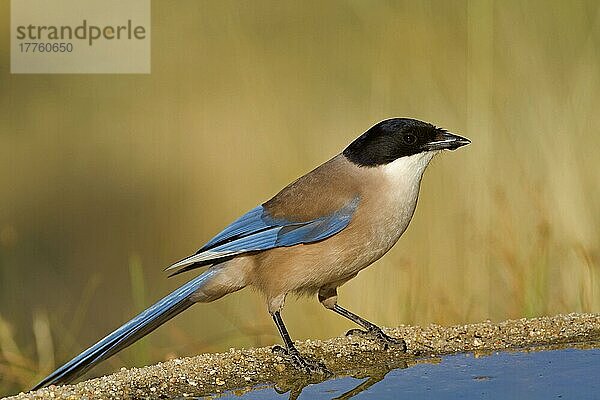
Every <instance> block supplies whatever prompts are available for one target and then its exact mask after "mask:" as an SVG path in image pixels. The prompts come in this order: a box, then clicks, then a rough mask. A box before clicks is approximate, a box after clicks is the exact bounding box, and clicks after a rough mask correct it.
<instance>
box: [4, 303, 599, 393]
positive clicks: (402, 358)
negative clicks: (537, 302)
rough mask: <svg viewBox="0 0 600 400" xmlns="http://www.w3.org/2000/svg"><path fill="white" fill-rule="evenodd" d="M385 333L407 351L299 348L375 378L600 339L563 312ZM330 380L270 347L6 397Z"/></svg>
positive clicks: (334, 342) (344, 341)
mask: <svg viewBox="0 0 600 400" xmlns="http://www.w3.org/2000/svg"><path fill="white" fill-rule="evenodd" d="M385 331H386V333H387V334H388V335H391V336H395V337H402V338H404V340H406V343H407V344H408V351H407V352H406V353H403V352H401V351H400V350H399V349H395V348H389V349H387V350H384V349H382V346H381V345H380V343H379V342H377V341H375V340H373V339H372V338H370V337H362V336H358V335H354V336H351V337H337V338H333V339H329V340H324V341H320V340H307V341H304V342H297V345H298V349H299V350H300V352H302V353H303V354H304V355H306V356H308V357H310V358H312V359H316V360H321V361H323V362H324V363H325V364H326V365H327V367H328V368H329V370H331V371H332V372H333V373H334V374H335V375H336V376H344V375H352V376H373V375H374V374H378V373H385V372H387V371H389V370H391V369H394V368H405V367H407V366H410V365H414V364H416V363H419V362H424V361H425V362H427V360H431V358H432V357H435V356H438V355H443V354H451V353H459V352H474V353H475V354H486V352H488V353H489V352H490V351H494V350H502V349H518V348H529V347H538V346H545V347H548V346H549V347H552V346H558V347H560V346H565V345H574V346H577V345H578V344H581V343H593V342H596V344H595V345H594V346H596V345H597V342H598V341H599V340H600V314H568V315H557V316H554V317H541V318H533V319H519V320H509V321H505V322H500V323H492V322H489V321H486V322H482V323H478V324H471V325H457V326H451V327H444V326H439V325H429V326H423V327H422V326H399V327H397V328H391V329H386V330H385ZM327 378H328V377H327V376H323V375H313V376H307V375H305V374H303V373H300V372H298V371H296V370H295V369H294V368H293V367H292V366H290V365H289V364H287V363H286V360H284V359H283V358H282V357H281V356H278V355H276V354H273V352H272V350H271V348H270V347H263V348H254V349H243V350H237V349H231V350H230V351H229V352H227V353H221V354H202V355H199V356H196V357H189V358H181V359H174V360H171V361H168V362H163V363H158V364H156V365H152V366H148V367H143V368H131V369H125V368H123V369H122V370H121V371H119V372H117V373H114V374H112V375H107V376H103V377H100V378H96V379H91V380H88V381H85V382H81V383H78V384H75V385H66V386H58V387H56V386H51V387H49V388H44V389H40V390H38V391H36V392H31V393H20V394H19V395H17V396H14V397H10V399H93V398H106V399H123V398H175V397H178V398H184V397H195V396H206V395H210V394H219V393H223V392H224V391H231V390H233V391H234V392H235V393H242V392H244V391H245V390H248V388H251V387H255V386H257V385H261V384H266V383H274V384H276V385H277V387H279V388H281V389H282V390H288V389H290V388H293V387H294V386H298V385H304V384H307V383H316V382H319V381H322V380H325V379H327Z"/></svg>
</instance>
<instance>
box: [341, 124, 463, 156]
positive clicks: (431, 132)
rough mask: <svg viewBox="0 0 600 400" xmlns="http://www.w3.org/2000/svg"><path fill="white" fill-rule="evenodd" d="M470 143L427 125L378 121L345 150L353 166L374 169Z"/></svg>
mask: <svg viewBox="0 0 600 400" xmlns="http://www.w3.org/2000/svg"><path fill="white" fill-rule="evenodd" d="M469 143H471V141H470V140H469V139H466V138H463V137H460V136H457V135H454V134H451V133H449V132H448V131H446V130H444V129H441V128H437V127H435V126H433V125H431V124H429V123H427V122H423V121H419V120H416V119H410V118H392V119H386V120H384V121H381V122H379V123H378V124H376V125H374V126H373V127H371V128H370V129H369V130H368V131H366V132H365V133H363V134H362V135H360V136H359V137H358V138H357V139H356V140H355V141H354V142H352V143H350V145H349V146H348V147H347V148H346V149H345V150H344V153H343V154H344V155H345V156H346V158H348V159H349V160H350V161H352V162H353V163H354V164H358V165H360V166H365V167H375V166H378V165H383V164H388V163H391V162H392V161H394V160H396V159H398V158H400V157H406V156H411V155H413V154H418V153H423V152H426V151H435V150H444V149H448V150H455V149H457V148H459V147H460V146H464V145H466V144H469Z"/></svg>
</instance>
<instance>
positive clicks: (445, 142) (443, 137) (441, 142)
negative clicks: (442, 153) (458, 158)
mask: <svg viewBox="0 0 600 400" xmlns="http://www.w3.org/2000/svg"><path fill="white" fill-rule="evenodd" d="M469 143H471V141H470V140H469V139H467V138H464V137H462V136H458V135H455V134H453V133H450V132H447V131H444V130H438V133H437V135H435V138H434V139H433V140H432V141H431V142H429V143H425V144H424V145H423V146H422V148H423V150H426V151H435V150H456V149H458V148H459V147H461V146H465V145H467V144H469Z"/></svg>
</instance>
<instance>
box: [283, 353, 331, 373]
mask: <svg viewBox="0 0 600 400" xmlns="http://www.w3.org/2000/svg"><path fill="white" fill-rule="evenodd" d="M272 350H273V353H275V354H277V355H279V356H281V357H282V358H284V359H285V360H286V361H287V362H288V363H290V364H292V365H293V366H294V368H296V369H297V370H299V371H302V372H304V373H305V374H309V375H310V374H321V375H325V376H329V375H333V373H332V372H331V371H329V370H328V369H327V367H325V364H323V363H321V362H318V361H315V360H311V359H309V358H304V357H302V356H301V355H300V352H299V351H298V350H296V349H295V348H292V349H285V348H283V347H281V346H273V349H272Z"/></svg>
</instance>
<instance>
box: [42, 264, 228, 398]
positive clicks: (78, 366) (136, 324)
mask: <svg viewBox="0 0 600 400" xmlns="http://www.w3.org/2000/svg"><path fill="white" fill-rule="evenodd" d="M217 272H218V270H216V269H212V270H208V271H206V272H205V273H204V274H202V275H200V276H198V277H196V278H195V279H192V280H191V281H189V282H188V283H186V284H185V285H183V286H181V287H180V288H179V289H177V290H175V291H174V292H172V293H171V294H169V295H167V296H166V297H164V298H163V299H161V300H159V301H158V302H157V303H155V304H154V305H152V306H150V307H149V308H148V309H146V310H144V311H142V312H141V313H140V314H138V315H137V316H135V317H134V318H133V319H131V320H130V321H129V322H126V323H125V324H123V325H122V326H121V327H120V328H118V329H116V330H115V331H114V332H112V333H110V334H109V335H108V336H106V337H105V338H104V339H102V340H100V341H99V342H98V343H96V344H94V345H93V346H91V347H90V348H88V349H87V350H85V351H84V352H82V353H81V354H79V355H78V356H77V357H75V358H73V359H72V360H71V361H69V362H68V363H66V364H65V365H63V366H62V367H60V368H58V369H57V370H56V371H54V372H53V373H52V374H50V375H49V376H47V377H46V378H44V379H43V380H42V381H41V382H40V383H38V384H37V385H36V386H35V387H34V388H33V390H37V389H40V388H42V387H45V386H48V385H56V384H66V383H69V382H71V381H73V380H75V379H76V378H78V377H79V376H81V375H83V374H84V373H85V372H87V371H88V370H89V369H90V368H92V367H93V366H95V365H96V364H98V363H99V362H101V361H103V360H106V359H107V358H109V357H111V356H112V355H114V354H115V353H117V352H119V351H120V350H122V349H124V348H125V347H127V346H129V345H131V344H133V343H134V342H136V341H137V340H139V339H141V338H142V337H144V336H146V335H147V334H148V333H150V332H152V331H153V330H154V329H156V328H158V327H159V326H160V325H162V324H163V323H165V322H166V321H168V320H169V319H171V318H173V317H174V316H176V315H177V314H179V313H180V312H182V311H184V310H186V309H187V308H188V307H190V306H191V305H192V304H194V303H193V302H192V301H191V300H190V296H191V295H192V294H193V293H194V292H195V291H196V290H198V289H199V288H200V287H202V286H203V285H204V284H205V283H206V282H208V281H209V280H210V278H212V277H213V276H214V275H215V274H216V273H217Z"/></svg>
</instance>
